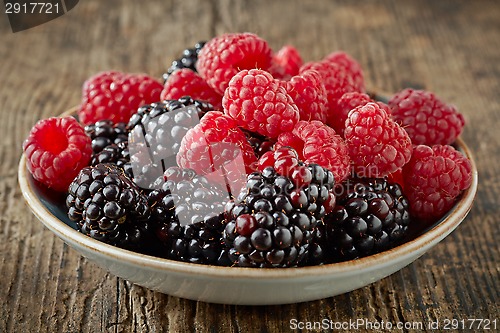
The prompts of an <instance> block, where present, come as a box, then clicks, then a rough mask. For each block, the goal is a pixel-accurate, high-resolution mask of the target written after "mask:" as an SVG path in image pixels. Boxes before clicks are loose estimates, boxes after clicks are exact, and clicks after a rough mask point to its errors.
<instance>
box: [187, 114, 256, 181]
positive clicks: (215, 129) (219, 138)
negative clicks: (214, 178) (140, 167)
mask: <svg viewBox="0 0 500 333" xmlns="http://www.w3.org/2000/svg"><path fill="white" fill-rule="evenodd" d="M240 153H241V156H239V154H240ZM239 158H242V159H243V160H242V161H241V160H238V159H239ZM232 161H235V163H233V166H234V167H236V168H238V167H239V168H241V166H242V165H243V164H244V166H245V167H246V172H252V171H253V170H254V168H255V163H256V162H257V158H256V157H255V154H254V152H253V149H252V147H251V146H250V144H249V143H248V141H247V138H246V136H245V134H244V133H243V131H241V130H240V129H239V128H238V125H237V124H236V122H235V121H234V120H233V119H232V118H231V117H228V116H226V115H225V114H223V113H222V112H219V111H211V112H208V113H207V114H205V116H203V118H201V119H200V123H199V124H198V125H196V126H195V127H193V128H191V129H190V130H188V132H187V133H186V135H185V136H184V138H183V139H182V141H181V146H180V149H179V153H178V154H177V163H178V164H179V166H180V167H182V168H190V169H193V170H195V171H196V172H197V173H198V174H203V175H208V174H210V173H213V172H215V171H218V170H220V168H221V167H226V165H227V164H228V163H230V162H232ZM236 162H237V163H236ZM235 164H238V165H235ZM226 171H227V172H229V170H227V169H226ZM232 171H235V170H232ZM236 171H237V170H236ZM236 171H235V172H236ZM242 173H243V174H245V170H244V169H243V171H242Z"/></svg>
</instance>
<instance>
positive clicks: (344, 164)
mask: <svg viewBox="0 0 500 333" xmlns="http://www.w3.org/2000/svg"><path fill="white" fill-rule="evenodd" d="M283 146H290V147H292V148H294V149H295V150H296V151H297V153H298V155H299V159H301V160H302V161H304V162H305V163H307V164H309V163H316V164H319V165H321V166H322V167H323V168H326V169H329V170H331V171H332V172H333V174H334V175H335V181H337V182H342V181H343V180H345V179H346V178H347V177H348V176H349V172H350V164H351V161H350V158H349V152H348V149H347V144H346V143H345V142H344V140H343V139H342V138H341V137H340V136H339V135H337V134H336V133H335V131H334V130H333V129H332V128H330V127H328V126H327V125H325V124H323V123H322V122H320V121H317V120H313V121H302V120H301V121H299V122H298V123H297V125H295V127H294V129H293V131H292V132H291V133H282V134H281V135H280V136H279V137H278V141H277V142H276V145H275V147H276V148H279V147H283Z"/></svg>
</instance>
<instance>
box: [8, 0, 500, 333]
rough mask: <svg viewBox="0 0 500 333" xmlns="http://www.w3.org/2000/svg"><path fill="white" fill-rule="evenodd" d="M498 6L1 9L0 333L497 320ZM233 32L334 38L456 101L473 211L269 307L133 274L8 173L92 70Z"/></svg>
mask: <svg viewBox="0 0 500 333" xmlns="http://www.w3.org/2000/svg"><path fill="white" fill-rule="evenodd" d="M499 17H500V3H498V2H496V1H486V0H478V1H452V0H444V1H433V0H427V1H395V0H394V1H369V0H363V1H341V0H336V1H301V0H293V1H292V0H286V1H285V0H279V1H268V0H254V1H230V0H222V1H215V0H212V1H193V0H184V1H180V0H179V1H174V0H169V1H159V0H158V1H153V0H151V1H136V0H126V1H118V0H106V1H99V0H85V1H80V3H79V4H78V6H77V7H76V8H75V9H73V10H72V11H70V12H69V13H68V14H66V15H64V16H63V17H61V18H58V19H56V20H54V21H51V22H50V23H47V24H44V25H42V26H39V27H36V28H33V29H31V30H28V31H24V32H19V33H16V34H13V33H11V31H10V27H9V25H8V21H7V18H6V15H3V14H0V36H1V42H0V59H1V61H0V78H1V79H0V116H1V121H0V133H2V140H0V156H1V158H0V212H1V213H0V214H1V215H0V253H1V256H0V276H1V277H2V283H1V286H0V303H1V304H2V305H3V306H2V307H0V332H288V331H290V324H289V323H290V320H291V319H293V318H295V319H297V320H299V321H321V320H323V319H327V320H332V321H334V322H345V321H349V319H353V320H355V319H357V318H366V319H367V320H369V321H372V322H374V321H379V322H380V321H382V320H383V321H385V322H388V321H390V322H393V323H395V322H398V321H401V322H422V323H424V324H428V323H429V322H431V321H436V320H440V321H441V323H442V322H443V320H444V319H452V318H456V319H467V318H484V319H491V320H494V319H497V326H500V322H498V321H499V320H500V316H499V314H500V312H499V306H498V299H499V298H500V297H499V296H500V293H499V289H500V285H499V275H500V274H499V271H500V265H499V262H498V258H499V256H500V253H499V246H498V242H499V225H500V223H499V222H500V219H499V215H500V210H499V198H500V168H499V163H498V157H499V156H500V134H499V131H498V129H499V128H500V112H499V111H500V95H499V91H500V20H499V19H498V18H499ZM230 31H252V32H255V33H257V34H259V35H260V36H262V37H263V38H265V39H266V40H268V41H269V43H270V44H271V46H272V47H273V48H274V49H278V48H280V47H281V46H282V45H284V44H293V45H295V46H296V47H297V48H298V49H299V50H300V51H301V53H302V55H303V58H304V59H305V60H306V61H309V60H315V59H320V58H322V57H323V56H325V55H326V54H328V53H329V52H331V51H334V50H337V49H343V50H345V51H347V52H348V53H350V54H351V55H352V56H353V57H355V58H356V59H358V60H359V61H360V62H361V64H362V66H363V68H364V70H365V76H366V81H367V83H368V86H369V87H371V88H377V89H380V90H382V91H388V92H395V91H397V90H400V89H402V88H405V87H409V86H411V87H416V88H425V89H429V90H433V91H435V92H436V93H437V94H438V95H439V96H441V97H442V98H443V99H445V100H447V101H450V102H452V103H454V104H456V105H457V106H458V108H459V109H460V110H461V112H462V113H464V115H465V116H466V118H467V120H468V126H467V127H466V130H465V132H464V134H463V138H464V140H465V141H466V142H467V144H468V145H469V146H470V148H471V149H472V151H473V152H474V154H475V157H476V161H477V164H478V168H479V177H480V185H479V191H478V195H477V199H476V202H475V205H474V207H473V209H472V211H471V213H470V215H469V217H468V218H467V219H466V220H465V221H464V223H463V224H462V225H461V226H460V227H459V228H458V229H457V230H456V231H455V232H454V233H452V234H451V235H450V236H449V237H448V238H446V239H445V240H444V241H443V242H442V243H440V244H439V245H437V246H436V247H435V248H434V249H432V250H431V251H430V252H428V253H427V254H425V255H424V256H423V257H422V258H420V259H419V260H417V261H416V262H415V263H413V264H411V265H410V266H408V267H406V268H404V269H402V270H401V271H399V272H397V273H395V274H393V275H392V276H390V277H388V278H385V279H383V280H381V281H379V282H376V283H374V284H372V285H370V286H367V287H365V288H362V289H359V290H356V291H353V292H350V293H346V294H344V295H340V296H337V297H332V298H327V299H323V300H319V301H315V302H308V303H300V304H293V305H284V306H264V307H247V306H227V305H215V304H207V303H200V302H194V301H189V300H184V299H179V298H175V297H170V296H167V295H163V294H159V293H156V292H152V291H150V290H147V289H144V288H141V287H138V286H134V285H132V284H130V283H129V282H127V281H124V280H121V279H118V278H116V277H115V276H112V275H110V274H108V273H106V272H105V271H103V270H101V269H100V268H98V267H97V266H95V265H94V264H92V263H90V262H88V261H87V260H85V259H83V258H81V257H80V256H79V255H78V254H77V253H76V252H75V251H73V250H71V249H69V248H68V247H67V246H66V245H64V244H63V243H62V242H61V241H60V240H59V239H56V238H55V237H54V236H52V234H51V233H50V232H49V231H48V230H46V229H45V228H44V227H43V226H42V224H41V223H39V222H38V221H37V220H36V218H35V217H34V216H33V215H32V214H31V213H30V212H29V211H28V209H27V207H26V205H25V204H24V202H23V199H22V195H21V193H20V190H19V188H18V185H17V178H16V168H17V163H18V161H19V157H20V154H21V144H22V141H23V140H24V138H25V137H26V135H27V133H28V132H29V129H30V128H31V126H32V125H33V124H34V123H35V122H36V121H37V120H38V119H41V118H46V117H50V116H55V115H57V114H59V113H61V112H62V111H64V110H65V109H67V108H68V107H70V106H73V105H76V104H78V103H79V99H80V88H81V85H82V83H83V81H84V80H85V79H86V78H87V77H89V76H90V75H92V74H94V73H96V72H98V71H101V70H108V69H117V70H122V71H127V72H146V73H149V74H151V75H153V76H156V77H160V76H161V74H162V73H163V72H164V71H165V70H166V68H167V67H168V66H169V64H170V61H171V60H172V59H174V58H175V57H176V56H178V54H179V53H180V52H181V51H182V50H183V49H184V48H185V47H187V46H190V45H193V44H194V43H195V42H197V41H198V40H203V39H209V38H210V37H212V36H214V35H216V34H220V33H223V32H230ZM316 331H319V330H316ZM347 331H353V332H354V330H349V329H348V330H347ZM359 331H363V330H358V331H357V332H359ZM372 331H377V330H372ZM379 331H382V330H379ZM404 331H407V332H411V331H418V330H411V329H406V330H404ZM424 331H430V330H428V329H424Z"/></svg>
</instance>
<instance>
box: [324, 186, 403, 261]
mask: <svg viewBox="0 0 500 333" xmlns="http://www.w3.org/2000/svg"><path fill="white" fill-rule="evenodd" d="M335 193H336V195H337V205H336V206H335V208H334V210H333V211H332V212H331V213H330V214H328V215H327V216H326V217H325V219H324V220H323V223H324V224H323V225H322V226H320V229H321V231H322V233H323V234H322V246H323V249H324V250H325V251H327V252H328V254H329V256H331V257H332V258H334V261H344V260H350V259H355V258H360V257H364V256H367V255H370V254H374V253H377V252H381V251H383V250H386V249H388V248H390V247H392V246H394V245H396V244H398V242H399V241H401V240H402V239H403V237H404V236H405V235H406V233H407V231H408V226H409V223H410V214H409V203H408V200H407V199H406V197H405V196H404V195H403V192H402V190H401V187H400V186H399V185H398V184H396V183H390V182H388V181H387V180H386V179H384V178H350V179H348V180H347V181H345V182H343V183H342V184H338V185H337V186H336V188H335Z"/></svg>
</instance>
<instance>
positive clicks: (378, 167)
mask: <svg viewBox="0 0 500 333" xmlns="http://www.w3.org/2000/svg"><path fill="white" fill-rule="evenodd" d="M344 134H345V140H346V142H347V145H348V147H349V154H350V156H351V159H352V161H353V163H354V171H355V172H356V173H357V175H358V176H359V177H376V178H380V177H384V176H387V175H389V174H390V173H392V172H394V171H396V170H397V169H400V168H401V167H403V165H405V164H406V163H407V162H408V161H409V160H410V158H411V152H412V149H413V147H412V143H411V140H410V137H409V136H408V133H406V132H405V131H404V129H402V128H401V127H400V126H399V125H398V124H397V123H396V122H394V121H393V120H392V119H391V117H390V115H389V114H388V113H387V111H386V110H384V108H382V107H380V105H378V104H377V103H372V102H370V103H367V104H365V105H363V106H358V107H357V108H355V109H354V110H351V112H349V116H348V118H347V121H346V129H345V132H344Z"/></svg>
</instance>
